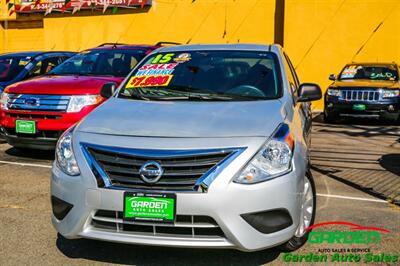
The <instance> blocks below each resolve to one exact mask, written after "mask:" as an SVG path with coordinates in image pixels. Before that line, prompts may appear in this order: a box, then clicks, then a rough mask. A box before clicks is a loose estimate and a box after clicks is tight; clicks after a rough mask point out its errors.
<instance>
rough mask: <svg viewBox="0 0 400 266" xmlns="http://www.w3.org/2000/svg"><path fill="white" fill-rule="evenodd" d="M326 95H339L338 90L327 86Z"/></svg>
mask: <svg viewBox="0 0 400 266" xmlns="http://www.w3.org/2000/svg"><path fill="white" fill-rule="evenodd" d="M328 95H329V96H337V97H339V96H340V90H338V89H331V88H328Z"/></svg>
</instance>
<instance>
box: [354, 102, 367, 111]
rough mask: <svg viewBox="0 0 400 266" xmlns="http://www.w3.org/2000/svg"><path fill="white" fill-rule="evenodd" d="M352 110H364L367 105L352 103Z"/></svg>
mask: <svg viewBox="0 0 400 266" xmlns="http://www.w3.org/2000/svg"><path fill="white" fill-rule="evenodd" d="M353 110H355V111H365V110H367V106H366V105H365V104H353Z"/></svg>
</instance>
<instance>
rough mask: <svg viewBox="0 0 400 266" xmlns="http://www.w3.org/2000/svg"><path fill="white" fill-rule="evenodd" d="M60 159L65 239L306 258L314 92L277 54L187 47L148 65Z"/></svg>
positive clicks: (251, 48) (68, 142)
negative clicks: (279, 252) (300, 251)
mask: <svg viewBox="0 0 400 266" xmlns="http://www.w3.org/2000/svg"><path fill="white" fill-rule="evenodd" d="M114 90H115V88H114V85H113V84H105V85H103V87H102V92H101V94H102V96H103V97H106V98H107V97H110V99H109V100H108V101H106V102H105V103H104V104H102V105H100V106H99V107H98V108H97V109H96V110H94V111H93V112H92V113H90V114H89V115H88V116H87V117H86V118H85V119H84V120H82V121H81V122H80V123H78V125H76V126H75V127H72V128H70V129H69V130H67V131H66V132H65V133H64V134H63V135H62V137H61V138H60V140H59V141H58V144H57V148H56V161H55V163H54V165H53V170H52V180H51V195H52V197H51V201H52V208H53V216H52V220H53V224H54V226H55V228H56V229H57V231H58V232H59V233H60V234H61V235H62V236H64V237H66V238H81V237H82V238H91V239H99V240H106V241H114V242H123V243H135V244H145V245H162V246H174V247H207V248H236V249H239V250H244V251H254V250H259V249H265V248H268V247H273V246H280V247H281V248H283V249H285V250H294V249H296V248H299V247H300V246H301V245H302V244H303V243H304V242H305V241H306V238H307V233H308V230H306V228H308V227H309V226H310V225H312V224H313V221H314V217H315V206H316V196H315V195H316V194H315V187H314V182H313V179H312V176H311V173H310V171H309V163H310V162H309V144H310V128H311V111H310V104H309V102H310V101H312V100H317V99H320V98H321V90H320V88H319V86H318V85H315V84H311V83H304V84H302V85H300V84H299V82H298V78H297V76H296V73H295V71H294V69H293V67H292V64H291V63H290V61H289V59H288V57H287V56H286V55H285V53H284V52H283V50H282V49H281V47H279V46H277V45H271V46H267V45H244V44H243V45H241V44H237V45H187V46H175V47H166V48H161V49H159V50H157V51H153V52H152V53H151V54H149V55H148V56H147V57H145V58H144V59H143V60H142V61H141V62H140V63H139V64H138V65H137V66H136V67H135V69H133V70H132V72H131V73H130V75H128V77H127V78H126V79H125V80H124V82H123V83H121V85H120V86H119V88H118V89H117V90H116V91H115V92H114Z"/></svg>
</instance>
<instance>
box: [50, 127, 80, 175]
mask: <svg viewBox="0 0 400 266" xmlns="http://www.w3.org/2000/svg"><path fill="white" fill-rule="evenodd" d="M73 130H74V128H70V129H68V130H67V131H66V132H65V133H64V134H63V135H62V136H61V138H60V139H59V140H58V142H57V147H56V162H57V165H58V167H59V168H60V169H61V170H62V171H63V172H64V173H66V174H67V175H71V176H76V175H79V174H80V171H79V167H78V164H77V162H76V159H75V155H74V151H73V149H72V132H73Z"/></svg>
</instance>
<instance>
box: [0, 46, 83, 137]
mask: <svg viewBox="0 0 400 266" xmlns="http://www.w3.org/2000/svg"><path fill="white" fill-rule="evenodd" d="M74 54H75V53H72V52H22V53H8V54H2V55H0V97H1V94H2V92H3V90H4V88H5V87H7V86H8V85H11V84H14V83H16V82H18V81H21V80H26V79H30V78H33V77H37V76H40V75H43V74H46V73H47V72H49V71H50V70H52V69H53V68H54V67H56V66H57V65H59V64H61V63H62V62H64V61H65V60H66V59H68V58H69V57H71V56H73V55H74ZM1 112H2V111H1V109H0V126H1ZM0 142H4V138H3V134H2V132H1V130H0Z"/></svg>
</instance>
